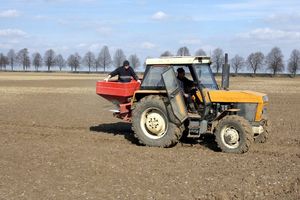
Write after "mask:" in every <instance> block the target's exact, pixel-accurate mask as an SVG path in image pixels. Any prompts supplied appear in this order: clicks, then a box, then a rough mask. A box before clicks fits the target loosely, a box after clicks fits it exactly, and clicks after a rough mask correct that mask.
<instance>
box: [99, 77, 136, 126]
mask: <svg viewBox="0 0 300 200" xmlns="http://www.w3.org/2000/svg"><path fill="white" fill-rule="evenodd" d="M139 88H140V83H139V82H137V81H135V80H132V81H131V82H128V83H122V82H117V81H108V82H105V81H98V82H97V86H96V93H97V94H98V95H99V96H101V97H103V98H105V99H106V100H108V101H110V102H112V103H113V104H115V105H117V106H118V108H119V110H114V113H113V115H114V116H115V117H117V118H120V119H123V120H125V121H129V122H130V121H131V97H132V96H133V94H134V92H135V91H136V90H138V89H139Z"/></svg>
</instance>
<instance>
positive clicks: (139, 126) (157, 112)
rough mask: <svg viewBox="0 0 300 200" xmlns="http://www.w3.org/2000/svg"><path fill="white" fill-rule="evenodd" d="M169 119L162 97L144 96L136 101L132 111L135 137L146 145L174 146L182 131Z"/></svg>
mask: <svg viewBox="0 0 300 200" xmlns="http://www.w3.org/2000/svg"><path fill="white" fill-rule="evenodd" d="M169 119H170V118H169V116H168V112H167V107H166V105H165V103H164V101H163V99H162V97H160V96H153V95H150V96H147V97H144V98H143V99H141V100H140V102H138V103H136V105H135V108H134V109H133V111H132V129H133V131H134V134H135V137H136V138H137V139H138V140H139V142H140V143H141V144H144V145H146V146H153V147H171V146H174V145H175V144H177V142H178V141H179V139H180V137H181V134H182V133H181V131H180V128H179V127H178V126H177V125H175V124H174V123H172V122H171V121H170V120H169Z"/></svg>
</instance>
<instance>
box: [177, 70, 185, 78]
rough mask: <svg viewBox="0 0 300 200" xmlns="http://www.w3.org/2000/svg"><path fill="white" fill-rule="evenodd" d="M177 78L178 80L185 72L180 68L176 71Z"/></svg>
mask: <svg viewBox="0 0 300 200" xmlns="http://www.w3.org/2000/svg"><path fill="white" fill-rule="evenodd" d="M177 76H178V78H180V79H181V78H183V77H184V76H185V71H184V69H183V68H182V67H180V68H178V69H177Z"/></svg>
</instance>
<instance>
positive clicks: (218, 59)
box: [211, 48, 225, 73]
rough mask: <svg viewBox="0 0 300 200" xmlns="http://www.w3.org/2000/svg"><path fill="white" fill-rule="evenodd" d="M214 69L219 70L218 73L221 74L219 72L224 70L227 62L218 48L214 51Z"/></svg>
mask: <svg viewBox="0 0 300 200" xmlns="http://www.w3.org/2000/svg"><path fill="white" fill-rule="evenodd" d="M211 59H212V67H213V68H215V69H216V70H217V73H219V70H220V69H222V65H223V64H224V62H225V58H224V53H223V50H222V49H221V48H217V49H215V50H214V51H213V54H212V57H211Z"/></svg>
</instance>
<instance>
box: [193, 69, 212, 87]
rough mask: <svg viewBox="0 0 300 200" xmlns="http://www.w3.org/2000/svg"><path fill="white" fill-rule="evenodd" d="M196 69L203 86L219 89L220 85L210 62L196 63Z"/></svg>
mask: <svg viewBox="0 0 300 200" xmlns="http://www.w3.org/2000/svg"><path fill="white" fill-rule="evenodd" d="M194 66H195V71H196V75H197V77H198V80H199V82H200V84H201V86H202V87H205V88H208V89H212V90H217V89H218V85H217V83H216V80H215V78H214V76H213V74H212V72H211V69H210V66H209V65H208V64H196V65H194Z"/></svg>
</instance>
